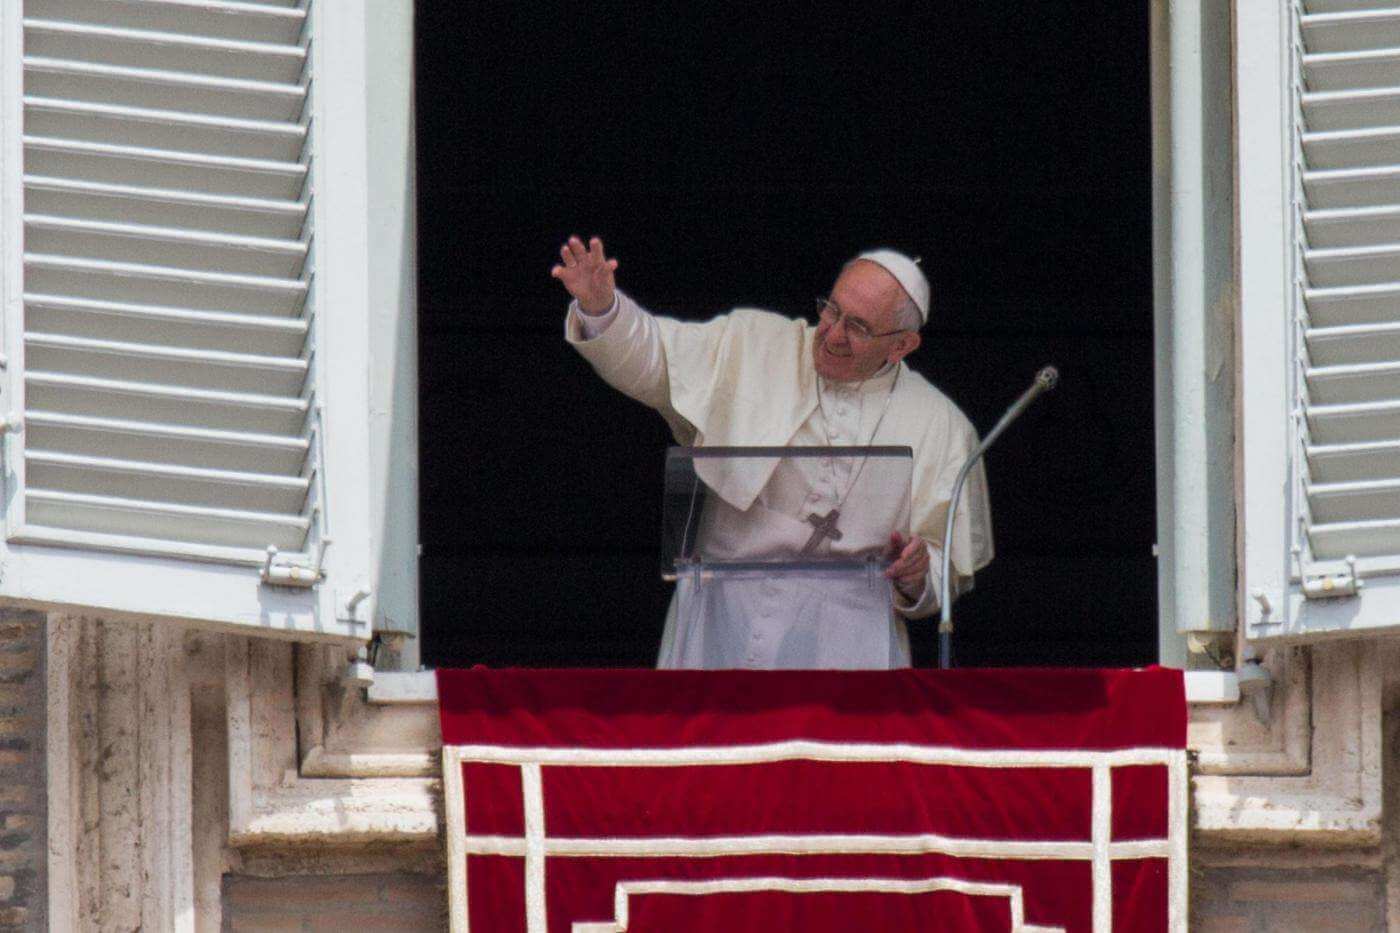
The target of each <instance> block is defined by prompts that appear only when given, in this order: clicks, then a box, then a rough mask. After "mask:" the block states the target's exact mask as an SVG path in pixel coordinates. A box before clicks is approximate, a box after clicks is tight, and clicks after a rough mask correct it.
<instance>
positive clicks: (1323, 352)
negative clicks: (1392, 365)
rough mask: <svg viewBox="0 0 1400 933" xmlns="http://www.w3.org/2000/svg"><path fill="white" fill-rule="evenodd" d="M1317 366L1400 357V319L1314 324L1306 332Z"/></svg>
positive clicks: (1369, 361)
mask: <svg viewBox="0 0 1400 933" xmlns="http://www.w3.org/2000/svg"><path fill="white" fill-rule="evenodd" d="M1304 340H1305V342H1306V344H1307V348H1308V358H1309V359H1310V360H1311V361H1312V363H1313V364H1314V365H1316V366H1337V365H1344V364H1350V363H1379V362H1383V361H1385V360H1400V322H1396V321H1389V322H1386V323H1384V324H1350V325H1344V326H1341V327H1313V328H1309V329H1308V330H1307V331H1306V332H1305V334H1304Z"/></svg>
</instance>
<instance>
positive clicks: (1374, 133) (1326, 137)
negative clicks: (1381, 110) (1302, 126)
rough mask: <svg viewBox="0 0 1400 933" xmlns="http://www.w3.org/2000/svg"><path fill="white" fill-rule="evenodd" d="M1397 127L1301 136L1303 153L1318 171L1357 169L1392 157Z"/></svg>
mask: <svg viewBox="0 0 1400 933" xmlns="http://www.w3.org/2000/svg"><path fill="white" fill-rule="evenodd" d="M1397 144H1400V127H1397V126H1376V127H1368V128H1366V129H1360V130H1334V131H1331V132H1325V133H1304V134H1303V154H1304V155H1306V156H1307V159H1308V165H1310V166H1312V167H1314V168H1317V169H1336V168H1357V167H1360V166H1368V165H1374V164H1376V163H1377V162H1384V161H1386V160H1389V159H1393V158H1395V154H1396V146H1397Z"/></svg>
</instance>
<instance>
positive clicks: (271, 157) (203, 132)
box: [24, 97, 307, 163]
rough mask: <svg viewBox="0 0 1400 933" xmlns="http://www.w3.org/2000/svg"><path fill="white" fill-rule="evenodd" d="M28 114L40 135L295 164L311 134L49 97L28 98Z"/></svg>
mask: <svg viewBox="0 0 1400 933" xmlns="http://www.w3.org/2000/svg"><path fill="white" fill-rule="evenodd" d="M24 113H25V123H26V126H27V127H28V129H29V131H30V132H31V133H32V134H33V135H35V136H39V137H47V138H50V139H52V138H62V139H67V140H72V141H84V142H93V143H107V144H110V145H115V146H126V147H133V146H135V147H139V148H145V149H154V150H157V151H162V150H164V151H178V152H181V153H205V154H208V155H222V156H230V157H233V158H246V159H255V160H260V161H269V162H275V161H281V162H293V163H294V162H296V161H297V159H298V158H300V156H301V151H302V147H303V146H304V145H305V143H306V134H307V128H306V126H304V125H302V124H300V123H277V122H272V121H268V120H238V119H234V118H231V117H221V116H207V115H204V114H193V113H182V112H180V111H175V110H152V109H151V108H149V107H118V106H114V105H112V104H92V103H87V102H85V101H62V100H54V99H53V98H49V97H26V98H25V99H24Z"/></svg>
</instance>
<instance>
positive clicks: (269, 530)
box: [24, 489, 309, 551]
mask: <svg viewBox="0 0 1400 933" xmlns="http://www.w3.org/2000/svg"><path fill="white" fill-rule="evenodd" d="M24 499H25V508H26V510H27V512H28V514H29V515H32V516H33V517H34V520H35V521H36V522H38V523H40V524H43V525H49V526H51V527H54V528H72V529H75V530H81V531H97V532H102V533H105V534H133V533H134V534H138V535H142V536H144V537H152V538H161V539H164V540H166V541H198V542H201V543H205V544H219V545H224V546H228V545H235V544H239V543H241V542H243V541H246V540H248V537H249V535H250V534H251V535H255V536H256V539H257V540H266V541H267V542H268V543H269V544H273V545H276V546H277V547H279V548H285V549H287V550H289V551H297V550H300V549H301V547H302V545H303V544H304V543H305V540H306V532H307V530H308V528H309V522H308V521H307V520H306V519H305V518H302V517H301V516H298V515H279V514H277V513H275V512H246V511H237V510H234V509H219V508H209V507H205V506H193V505H181V504H177V503H171V502H151V501H143V500H138V499H124V498H119V497H116V496H94V495H87V494H85V493H75V492H63V491H56V490H51V489H30V490H29V491H28V492H26V493H25V497H24Z"/></svg>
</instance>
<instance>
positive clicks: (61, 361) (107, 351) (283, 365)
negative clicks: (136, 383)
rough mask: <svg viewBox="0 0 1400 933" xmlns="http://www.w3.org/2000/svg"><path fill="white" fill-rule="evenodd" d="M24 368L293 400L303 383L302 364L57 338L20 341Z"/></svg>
mask: <svg viewBox="0 0 1400 933" xmlns="http://www.w3.org/2000/svg"><path fill="white" fill-rule="evenodd" d="M24 346H25V355H26V362H27V365H29V366H32V367H34V368H36V369H47V370H52V371H57V372H71V373H77V374H79V375H83V376H94V377H97V378H107V379H112V378H117V379H121V378H130V377H131V376H132V375H134V374H136V373H140V374H142V375H144V376H145V377H146V378H147V379H149V380H150V381H152V382H155V383H157V384H161V385H178V386H184V387H186V388H200V389H214V390H224V391H230V392H255V391H258V390H260V389H261V390H263V391H267V392H272V393H276V394H284V395H296V394H299V393H300V392H301V390H302V386H303V385H304V383H305V380H306V373H307V368H308V367H307V363H306V361H305V360H302V359H288V358H285V357H275V356H253V355H250V354H240V353H222V352H217V351H212V350H187V349H177V348H174V347H162V346H156V345H152V344H134V343H118V342H117V341H111V340H91V339H87V338H82V337H66V336H62V335H59V334H41V333H29V334H25V336H24Z"/></svg>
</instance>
